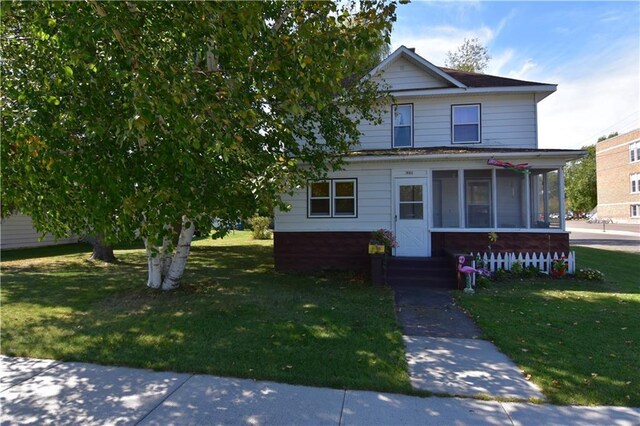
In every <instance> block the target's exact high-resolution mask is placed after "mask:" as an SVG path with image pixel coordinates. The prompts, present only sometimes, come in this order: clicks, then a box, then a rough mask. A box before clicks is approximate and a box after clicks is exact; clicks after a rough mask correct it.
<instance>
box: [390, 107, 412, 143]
mask: <svg viewBox="0 0 640 426" xmlns="http://www.w3.org/2000/svg"><path fill="white" fill-rule="evenodd" d="M392 118H393V147H394V148H410V147H412V146H413V105H411V104H405V105H394V106H393V114H392Z"/></svg>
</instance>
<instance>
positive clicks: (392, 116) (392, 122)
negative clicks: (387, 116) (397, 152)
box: [391, 104, 413, 148]
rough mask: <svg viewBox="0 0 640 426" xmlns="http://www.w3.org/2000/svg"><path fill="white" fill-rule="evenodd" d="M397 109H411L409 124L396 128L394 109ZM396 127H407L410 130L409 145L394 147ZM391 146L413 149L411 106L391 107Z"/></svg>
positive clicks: (399, 105) (395, 105)
mask: <svg viewBox="0 0 640 426" xmlns="http://www.w3.org/2000/svg"><path fill="white" fill-rule="evenodd" d="M398 107H409V108H410V109H411V122H410V123H409V124H408V125H406V124H403V125H402V126H396V120H395V117H396V109H397V108H398ZM396 127H409V128H410V129H411V132H410V133H411V137H410V141H409V142H410V144H409V145H400V146H396ZM391 146H392V147H393V148H413V104H394V105H392V107H391Z"/></svg>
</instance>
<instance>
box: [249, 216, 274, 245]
mask: <svg viewBox="0 0 640 426" xmlns="http://www.w3.org/2000/svg"><path fill="white" fill-rule="evenodd" d="M247 222H249V225H251V228H252V231H251V234H252V235H253V239H254V240H269V239H271V230H269V224H270V223H271V218H269V217H265V216H254V217H252V218H251V219H249V220H248V221H247Z"/></svg>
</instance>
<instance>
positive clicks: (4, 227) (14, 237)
mask: <svg viewBox="0 0 640 426" xmlns="http://www.w3.org/2000/svg"><path fill="white" fill-rule="evenodd" d="M41 236H42V233H41V232H38V231H37V230H36V229H35V228H34V227H33V222H32V221H31V217H29V216H26V215H24V214H21V213H16V214H12V215H11V216H9V217H5V218H4V219H2V222H0V248H1V249H2V250H6V249H16V248H28V247H43V246H53V245H58V244H71V243H77V242H78V238H76V237H70V238H60V239H58V240H55V239H54V238H53V237H52V236H51V235H48V234H47V235H45V236H44V238H42V240H41V239H40V237H41Z"/></svg>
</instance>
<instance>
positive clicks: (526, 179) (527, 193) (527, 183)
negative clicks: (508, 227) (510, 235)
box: [524, 173, 531, 229]
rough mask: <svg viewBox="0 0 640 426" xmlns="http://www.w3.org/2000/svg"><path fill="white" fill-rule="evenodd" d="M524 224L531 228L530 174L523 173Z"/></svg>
mask: <svg viewBox="0 0 640 426" xmlns="http://www.w3.org/2000/svg"><path fill="white" fill-rule="evenodd" d="M524 217H525V219H524V226H525V227H526V228H527V229H529V228H531V174H530V173H527V174H525V175H524Z"/></svg>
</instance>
